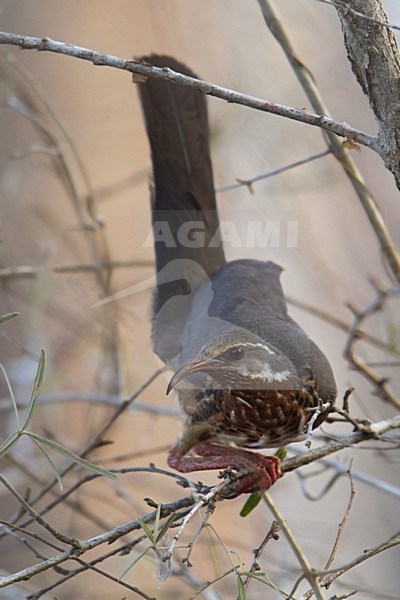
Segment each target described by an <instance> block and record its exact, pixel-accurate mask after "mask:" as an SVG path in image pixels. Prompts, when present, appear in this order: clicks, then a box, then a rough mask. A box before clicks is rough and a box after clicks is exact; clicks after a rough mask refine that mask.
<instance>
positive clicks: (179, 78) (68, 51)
mask: <svg viewBox="0 0 400 600" xmlns="http://www.w3.org/2000/svg"><path fill="white" fill-rule="evenodd" d="M0 44H8V45H12V46H18V47H19V48H22V49H25V50H41V51H47V52H55V53H56V54H65V55H67V56H73V57H75V58H79V59H81V60H87V61H89V62H91V63H92V64H93V65H96V66H103V67H111V68H114V69H121V70H123V71H128V72H129V73H133V74H135V75H138V76H140V77H135V78H134V81H135V83H136V82H137V83H139V82H140V81H143V80H144V79H143V77H144V78H147V77H156V78H158V79H165V80H166V81H170V82H171V83H176V84H179V85H184V86H187V87H191V88H194V89H197V90H199V91H200V92H202V93H203V94H208V95H209V96H213V97H215V98H220V99H222V100H226V101H227V102H229V103H233V104H240V105H242V106H247V107H249V108H254V109H256V110H260V111H263V112H267V113H271V114H274V115H278V116H281V117H286V118H288V119H292V120H294V121H299V122H301V123H306V124H307V125H313V126H315V127H320V128H322V129H324V130H326V131H331V132H333V133H336V135H339V136H341V137H345V138H347V139H349V140H352V141H354V142H357V143H358V144H361V145H362V146H367V147H368V148H371V149H372V150H375V151H376V152H378V151H379V146H378V144H377V142H378V139H377V138H376V137H375V136H373V135H369V134H367V133H364V132H363V131H359V130H358V129H354V128H353V127H350V125H347V123H339V122H337V121H335V120H334V119H331V118H329V117H326V116H323V115H316V114H312V113H308V112H305V111H303V110H298V109H297V108H291V107H288V106H283V105H282V104H276V103H273V102H268V101H267V100H264V99H263V98H256V97H255V96H249V95H247V94H242V93H241V92H236V91H234V90H230V89H228V88H223V87H221V86H219V85H215V84H213V83H210V82H208V81H201V80H200V79H195V78H194V77H189V76H188V75H182V74H181V73H176V72H175V71H172V70H171V69H167V68H160V67H152V66H151V65H149V64H147V63H146V64H145V63H139V62H133V61H130V60H125V59H124V58H120V57H118V56H113V55H111V54H105V53H104V52H96V51H95V50H89V49H88V48H82V47H81V46H74V45H73V44H66V43H64V42H58V41H55V40H51V39H50V38H38V37H32V36H24V35H18V34H14V33H7V32H0Z"/></svg>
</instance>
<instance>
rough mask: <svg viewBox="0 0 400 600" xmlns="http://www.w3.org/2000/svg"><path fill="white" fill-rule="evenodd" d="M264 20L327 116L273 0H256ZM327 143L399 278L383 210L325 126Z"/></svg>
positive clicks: (399, 262)
mask: <svg viewBox="0 0 400 600" xmlns="http://www.w3.org/2000/svg"><path fill="white" fill-rule="evenodd" d="M258 3H259V5H260V8H261V11H262V14H263V16H264V19H265V22H266V24H267V26H268V28H269V29H270V31H271V33H272V34H273V35H274V37H275V38H276V40H277V41H278V43H279V44H280V45H281V47H282V50H283V51H284V53H285V55H286V58H287V59H288V61H289V63H290V65H291V66H292V68H293V70H294V72H295V74H296V76H297V78H298V80H299V82H300V84H301V86H302V88H303V90H304V92H305V93H306V95H307V97H308V99H309V101H310V102H311V105H312V107H313V109H314V110H315V111H316V112H318V113H319V114H322V115H327V117H329V110H328V107H327V106H326V104H325V102H324V100H323V98H322V96H321V94H320V92H319V90H318V88H317V86H316V83H315V79H314V77H313V76H312V73H311V72H310V70H309V69H308V68H307V67H306V65H305V64H304V61H303V60H302V59H301V58H300V56H299V55H298V54H297V52H296V51H295V49H294V47H293V45H292V42H291V40H290V39H289V36H288V35H287V33H286V31H285V28H284V26H283V23H282V21H281V20H280V18H279V17H278V14H277V12H276V10H275V8H274V5H273V2H272V0H258ZM324 131H325V135H326V138H327V143H328V145H329V147H330V149H331V151H332V153H333V155H334V156H335V157H336V158H337V160H338V161H339V163H340V164H341V166H342V167H343V169H344V171H345V173H346V175H347V177H348V178H349V180H350V183H351V184H352V186H353V187H354V190H355V192H356V194H357V196H358V198H359V200H360V202H361V204H362V207H363V209H364V211H365V213H366V215H367V217H368V219H369V221H370V223H371V226H372V228H373V230H374V232H375V234H376V236H377V238H378V240H379V243H380V246H381V249H382V252H383V254H384V255H385V256H386V258H387V260H388V263H389V265H390V267H391V269H392V272H393V274H394V276H395V277H396V279H397V281H400V255H399V253H398V251H397V248H396V245H395V244H394V242H393V240H392V237H391V235H390V232H389V229H388V228H387V226H386V223H385V220H384V218H383V215H382V212H381V210H380V208H379V206H378V204H377V203H376V201H375V199H374V198H373V196H372V195H371V193H370V192H369V190H368V189H367V187H366V185H365V182H364V180H363V178H362V175H361V173H360V171H359V170H358V169H357V167H356V165H355V163H354V161H353V159H352V157H351V156H350V153H349V152H348V151H347V150H346V148H345V147H344V146H343V144H342V143H341V141H340V140H339V139H338V138H337V137H336V135H334V134H335V133H336V132H335V131H333V129H331V130H328V129H326V128H324ZM378 153H379V154H380V156H381V158H382V160H383V161H384V162H385V160H386V154H385V148H383V149H382V151H380V150H379V151H378Z"/></svg>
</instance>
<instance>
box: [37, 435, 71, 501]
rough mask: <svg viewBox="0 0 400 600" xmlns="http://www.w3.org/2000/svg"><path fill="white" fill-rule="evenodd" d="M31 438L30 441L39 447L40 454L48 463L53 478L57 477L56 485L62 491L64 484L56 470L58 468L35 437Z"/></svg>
mask: <svg viewBox="0 0 400 600" xmlns="http://www.w3.org/2000/svg"><path fill="white" fill-rule="evenodd" d="M31 439H32V442H33V443H34V444H35V445H36V446H37V447H38V448H39V450H40V451H41V452H42V454H43V455H44V457H45V459H46V460H47V462H48V463H49V466H50V469H51V470H52V471H53V474H54V476H55V478H56V479H57V482H58V486H59V488H60V490H61V491H63V489H64V484H63V482H62V479H61V476H60V473H59V472H58V469H57V467H56V465H55V464H54V462H53V461H52V460H51V458H50V456H49V455H48V454H47V452H46V450H45V449H44V448H42V446H41V445H40V444H39V443H38V442H37V441H36V440H35V439H33V438H31Z"/></svg>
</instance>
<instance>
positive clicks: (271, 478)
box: [167, 442, 283, 498]
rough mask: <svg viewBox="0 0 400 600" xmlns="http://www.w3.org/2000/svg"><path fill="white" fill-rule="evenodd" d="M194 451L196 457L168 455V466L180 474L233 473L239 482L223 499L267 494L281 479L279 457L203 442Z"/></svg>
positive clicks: (234, 484) (173, 453) (171, 453)
mask: <svg viewBox="0 0 400 600" xmlns="http://www.w3.org/2000/svg"><path fill="white" fill-rule="evenodd" d="M192 451H193V452H194V453H195V454H197V456H180V455H179V454H177V453H176V452H170V454H169V455H168V459H167V462H168V465H169V466H170V467H172V468H173V469H176V470H177V471H180V472H181V473H190V472H191V471H208V470H211V469H226V468H230V469H234V470H235V471H237V480H236V481H232V483H230V484H229V485H228V486H227V488H225V490H224V492H223V496H224V497H229V498H235V497H236V496H239V494H247V493H249V492H254V491H256V490H267V489H268V488H270V487H271V485H273V484H274V483H275V481H276V480H277V479H279V478H280V477H282V475H283V473H282V472H281V470H280V461H279V459H278V458H277V457H276V456H264V455H262V454H258V453H256V452H247V451H246V450H242V449H239V448H231V447H228V446H218V445H216V444H210V443H207V442H204V443H202V444H198V445H197V446H195V447H194V448H192Z"/></svg>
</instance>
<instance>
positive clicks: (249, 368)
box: [167, 328, 301, 394]
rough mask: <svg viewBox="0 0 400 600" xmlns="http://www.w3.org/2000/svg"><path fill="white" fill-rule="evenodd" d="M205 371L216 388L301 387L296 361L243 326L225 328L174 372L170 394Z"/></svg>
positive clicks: (168, 389) (286, 388)
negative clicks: (183, 380) (181, 382)
mask: <svg viewBox="0 0 400 600" xmlns="http://www.w3.org/2000/svg"><path fill="white" fill-rule="evenodd" d="M197 372H203V373H205V374H206V375H208V377H209V378H211V381H212V386H210V387H213V388H214V389H215V388H218V387H220V388H228V389H236V390H244V389H271V390H282V389H285V390H288V389H299V388H300V387H301V386H300V382H299V379H298V376H297V373H296V369H295V367H294V365H293V363H292V362H291V361H290V360H289V358H288V357H287V356H285V355H284V354H283V353H282V352H281V351H280V350H278V349H277V348H275V347H274V346H272V345H271V344H269V343H268V342H266V341H265V340H263V339H261V338H260V337H258V336H257V335H255V334H253V333H251V332H250V331H247V330H246V329H242V328H232V329H228V330H225V331H223V332H222V333H220V334H218V335H217V336H215V337H214V338H213V339H212V340H210V341H209V342H207V343H206V344H205V345H204V346H203V347H202V348H201V349H200V351H199V353H198V354H197V355H196V356H195V357H194V358H191V359H190V360H188V361H186V362H185V363H183V365H181V367H180V368H179V369H178V370H177V371H176V372H175V373H174V375H173V377H172V379H171V381H170V382H169V385H168V388H167V394H168V393H169V392H170V391H171V390H172V389H173V388H174V387H175V386H176V385H177V384H178V383H179V382H180V381H181V380H182V379H184V378H186V377H188V376H189V375H192V374H193V373H197Z"/></svg>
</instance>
